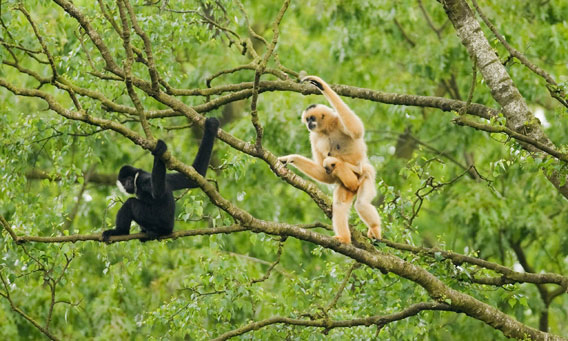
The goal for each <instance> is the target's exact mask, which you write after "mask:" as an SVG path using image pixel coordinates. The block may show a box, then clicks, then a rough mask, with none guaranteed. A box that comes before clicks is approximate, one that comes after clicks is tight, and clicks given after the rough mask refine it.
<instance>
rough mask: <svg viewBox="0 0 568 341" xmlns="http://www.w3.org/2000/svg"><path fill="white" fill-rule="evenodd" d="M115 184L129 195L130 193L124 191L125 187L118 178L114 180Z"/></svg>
mask: <svg viewBox="0 0 568 341" xmlns="http://www.w3.org/2000/svg"><path fill="white" fill-rule="evenodd" d="M116 186H117V187H118V189H119V190H120V191H121V192H122V193H124V194H127V195H130V193H128V192H127V191H126V189H125V188H124V186H122V183H121V182H120V180H116Z"/></svg>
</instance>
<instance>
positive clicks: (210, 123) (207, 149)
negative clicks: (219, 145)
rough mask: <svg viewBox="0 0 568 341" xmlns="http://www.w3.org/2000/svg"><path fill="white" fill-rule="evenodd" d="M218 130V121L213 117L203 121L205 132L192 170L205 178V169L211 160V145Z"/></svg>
mask: <svg viewBox="0 0 568 341" xmlns="http://www.w3.org/2000/svg"><path fill="white" fill-rule="evenodd" d="M218 129H219V121H218V120H217V119H216V118H214V117H209V118H207V119H206V120H205V130H204V132H203V138H202V139H201V144H200V145H199V150H198V151H197V155H196V156H195V160H193V164H192V166H193V168H194V169H195V170H196V171H197V173H199V174H201V176H205V174H206V173H207V168H208V167H209V161H210V160H211V152H212V150H213V143H214V142H215V136H217V130H218Z"/></svg>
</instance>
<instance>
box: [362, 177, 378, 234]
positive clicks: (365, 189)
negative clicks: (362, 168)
mask: <svg viewBox="0 0 568 341" xmlns="http://www.w3.org/2000/svg"><path fill="white" fill-rule="evenodd" d="M375 195H377V190H376V189H375V175H374V174H373V173H372V172H371V173H369V172H367V174H364V175H363V178H362V179H361V184H360V185H359V190H358V191H357V201H356V202H355V209H356V210H357V213H358V214H359V217H361V219H362V220H363V222H364V223H365V224H366V225H367V226H368V227H369V230H368V231H367V237H369V238H371V239H381V237H382V236H381V217H380V216H379V213H377V209H376V208H375V206H373V204H371V201H372V200H373V198H374V197H375Z"/></svg>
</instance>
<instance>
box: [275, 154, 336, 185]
mask: <svg viewBox="0 0 568 341" xmlns="http://www.w3.org/2000/svg"><path fill="white" fill-rule="evenodd" d="M278 161H280V162H282V163H283V164H287V163H290V164H292V165H294V166H295V167H296V168H298V169H299V170H301V171H302V172H303V173H304V174H306V175H307V176H309V177H310V178H312V179H314V180H317V181H320V182H323V183H326V184H333V183H335V182H336V180H335V178H334V177H333V176H332V175H331V174H327V173H326V171H325V169H324V168H323V166H321V165H318V164H317V163H316V162H315V161H314V160H311V159H308V158H307V157H305V156H302V155H298V154H292V155H287V156H281V157H279V158H278Z"/></svg>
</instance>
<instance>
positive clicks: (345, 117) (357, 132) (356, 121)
mask: <svg viewBox="0 0 568 341" xmlns="http://www.w3.org/2000/svg"><path fill="white" fill-rule="evenodd" d="M301 81H302V82H306V81H307V82H310V83H312V84H313V85H315V86H316V87H317V88H318V89H319V90H320V91H321V93H322V94H323V95H324V96H325V98H326V99H327V101H328V102H329V103H330V104H331V106H332V107H333V108H334V109H335V111H336V112H337V114H338V115H339V121H340V122H341V125H342V128H343V129H342V130H343V131H344V133H346V134H347V135H349V136H351V137H352V138H354V139H359V138H362V137H363V135H364V134H365V126H364V125H363V122H362V121H361V119H360V118H359V116H357V115H355V113H354V112H353V111H352V110H351V108H349V107H348V106H347V104H345V102H343V100H342V99H341V97H339V95H338V94H337V93H335V91H333V90H332V89H331V88H330V87H329V85H328V84H327V83H326V82H325V81H324V80H323V79H321V78H319V77H317V76H306V77H304V78H302V80H301Z"/></svg>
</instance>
